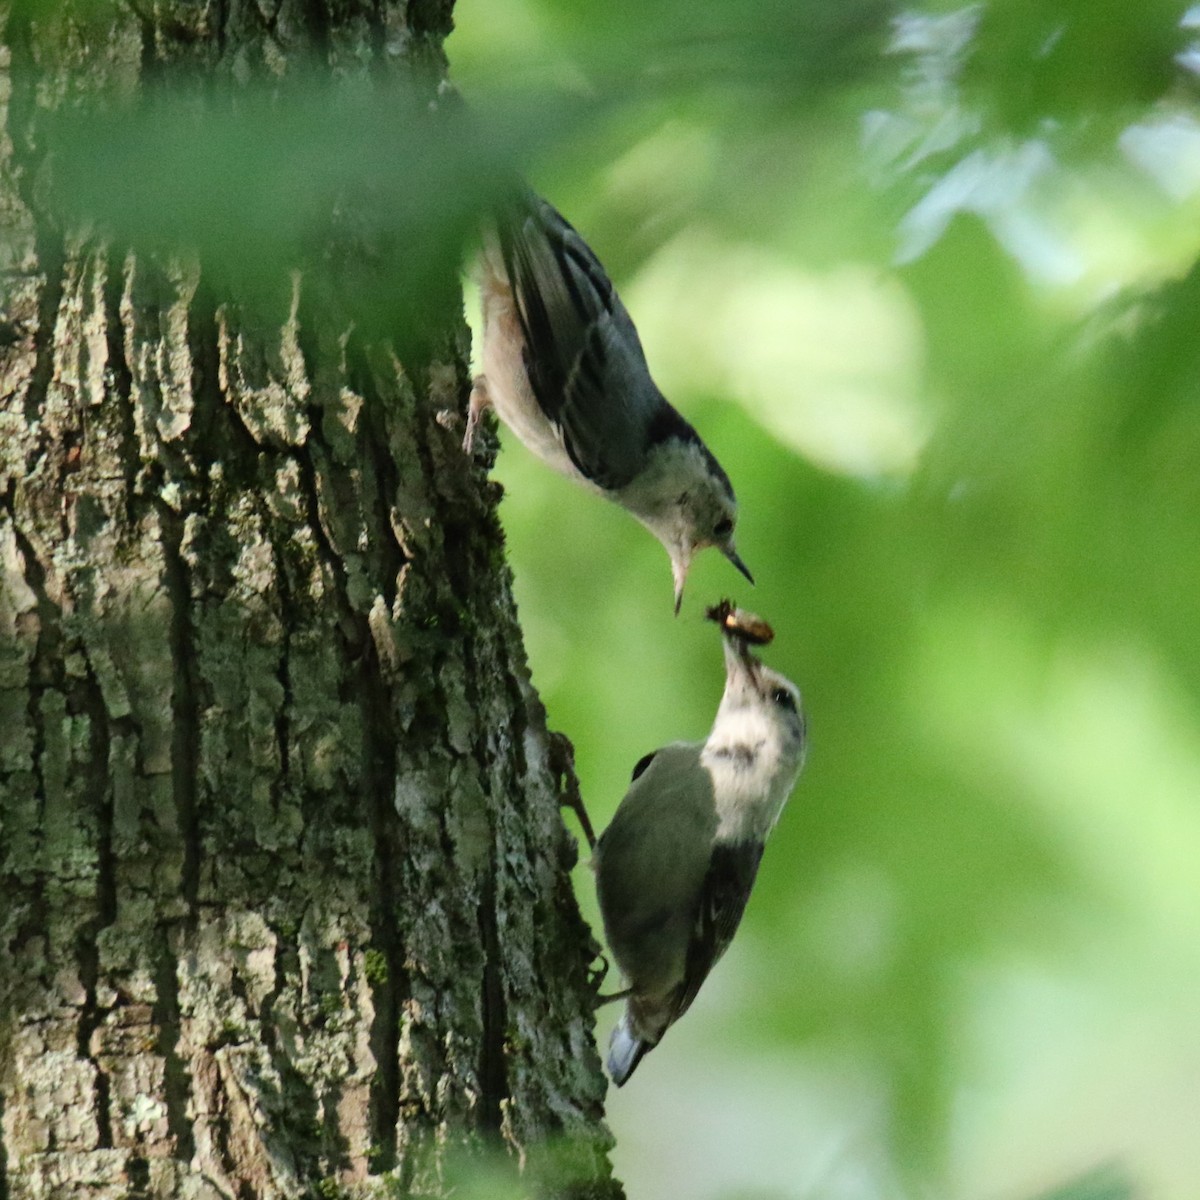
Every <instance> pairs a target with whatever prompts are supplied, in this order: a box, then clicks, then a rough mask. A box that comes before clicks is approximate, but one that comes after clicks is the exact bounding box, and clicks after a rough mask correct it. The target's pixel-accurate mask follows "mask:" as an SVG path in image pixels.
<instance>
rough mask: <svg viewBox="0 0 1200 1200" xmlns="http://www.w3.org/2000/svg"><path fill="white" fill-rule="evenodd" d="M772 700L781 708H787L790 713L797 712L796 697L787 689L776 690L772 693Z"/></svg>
mask: <svg viewBox="0 0 1200 1200" xmlns="http://www.w3.org/2000/svg"><path fill="white" fill-rule="evenodd" d="M771 699H772V700H774V701H775V703H776V704H778V705H779V707H780V708H786V709H787V710H788V711H789V712H795V711H796V697H795V696H793V695H792V693H791V692H789V691H788V690H787V688H776V689H775V690H774V691H773V692H772V693H771Z"/></svg>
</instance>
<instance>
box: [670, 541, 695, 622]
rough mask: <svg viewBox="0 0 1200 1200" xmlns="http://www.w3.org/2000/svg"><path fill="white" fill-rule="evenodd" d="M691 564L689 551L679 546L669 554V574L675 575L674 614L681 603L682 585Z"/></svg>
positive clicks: (685, 580) (677, 614) (677, 613)
mask: <svg viewBox="0 0 1200 1200" xmlns="http://www.w3.org/2000/svg"><path fill="white" fill-rule="evenodd" d="M691 565H692V555H691V551H689V550H687V549H686V548H680V549H679V550H678V551H677V552H676V553H675V554H672V555H671V574H672V575H673V576H674V577H675V615H676V616H679V606H680V605H681V604H682V603H683V585H684V584H685V583H686V582H687V575H688V568H689V567H690V566H691Z"/></svg>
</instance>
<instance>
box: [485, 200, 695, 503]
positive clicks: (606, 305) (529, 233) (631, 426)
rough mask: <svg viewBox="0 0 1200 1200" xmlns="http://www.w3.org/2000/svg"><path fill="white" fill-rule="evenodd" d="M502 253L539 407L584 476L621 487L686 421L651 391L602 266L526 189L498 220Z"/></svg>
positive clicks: (636, 346)
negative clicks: (650, 449) (652, 446)
mask: <svg viewBox="0 0 1200 1200" xmlns="http://www.w3.org/2000/svg"><path fill="white" fill-rule="evenodd" d="M500 248H501V253H502V254H503V257H504V267H505V270H506V272H507V273H508V278H509V283H510V286H511V287H512V290H513V295H514V296H515V298H516V302H517V314H518V317H519V319H520V322H521V328H522V332H523V333H524V335H525V370H526V373H527V374H528V376H529V383H530V386H531V387H532V389H533V394H534V396H535V398H536V399H537V402H538V405H539V406H540V407H541V410H542V412H543V413H545V415H546V417H547V419H548V420H549V421H550V422H551V423H552V424H553V425H554V426H555V427H556V428H557V429H558V430H559V432H560V433H561V435H562V439H563V445H564V446H565V448H566V451H567V454H568V455H569V456H570V459H571V461H572V462H573V463H574V464H575V466H576V467H578V468H579V470H580V471H581V472H582V473H583V474H584V475H585V476H586V477H587V478H588V479H590V480H591V481H592V482H593V483H596V484H598V485H599V486H600V487H603V488H607V489H609V490H613V489H617V488H621V487H624V486H625V485H626V484H627V483H629V482H630V481H631V480H632V479H633V478H634V476H635V475H636V474H637V473H638V471H639V470H640V469H641V466H642V463H643V459H644V455H645V452H646V448H647V446H648V445H649V442H650V438H651V434H652V432H653V433H654V434H655V436H656V439H657V438H661V436H662V433H663V431H662V430H660V429H658V428H657V425H661V424H662V423H663V422H664V421H665V422H666V423H668V424H669V423H670V419H671V417H674V418H675V420H676V421H678V423H679V424H680V425H686V422H684V421H683V418H682V417H679V415H678V414H677V413H676V412H675V410H674V409H672V408H671V407H670V406H669V405H668V404H667V403H666V401H665V400H664V399H663V397H662V394H661V393H660V392H659V390H658V389H657V388H656V387H655V386H654V382H653V380H652V379H651V378H650V372H649V369H648V368H647V366H646V358H645V355H644V353H643V352H642V344H641V342H640V340H639V339H638V335H637V330H636V329H634V327H633V321H632V320H630V317H629V314H628V313H627V312H626V311H625V306H624V305H623V304H622V303H621V301H620V298H619V297H618V296H617V293H616V290H615V289H614V288H613V285H612V281H611V280H610V279H609V278H608V275H607V274H606V273H605V271H604V268H603V267H602V266H601V265H600V262H599V260H598V259H597V258H596V256H595V255H594V254H593V253H592V251H591V250H590V249H589V248H588V246H587V244H586V243H585V242H584V240H583V239H582V238H581V237H580V236H579V234H578V233H576V232H575V230H574V229H573V228H572V227H571V226H570V225H569V224H568V223H567V221H566V220H565V219H564V218H563V217H562V216H561V215H560V214H559V213H558V211H557V210H556V209H555V208H554V207H553V206H552V205H550V204H548V203H547V202H546V201H545V200H542V199H541V198H540V197H538V196H535V195H534V194H533V193H532V192H528V191H527V192H525V193H524V194H523V195H522V196H521V197H520V198H519V199H518V200H517V201H516V203H515V205H514V206H513V207H512V209H511V210H510V211H509V212H508V213H507V214H506V215H505V216H504V217H503V218H502V219H501V221H500Z"/></svg>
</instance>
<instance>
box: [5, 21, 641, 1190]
mask: <svg viewBox="0 0 1200 1200" xmlns="http://www.w3.org/2000/svg"><path fill="white" fill-rule="evenodd" d="M0 18H2V19H3V22H4V24H3V31H4V42H5V45H4V47H3V48H0V55H3V57H2V58H0V104H2V105H3V112H2V114H0V116H2V118H3V125H2V126H0V270H2V272H3V274H2V275H0V289H2V292H0V300H2V311H0V1132H2V1136H0V1198H5V1197H13V1198H17V1197H32V1196H38V1197H67V1196H70V1197H89V1198H93V1197H94V1198H96V1200H99V1198H100V1197H118V1196H186V1197H218V1196H220V1197H233V1196H237V1197H250V1196H253V1197H264V1198H269V1197H293V1196H300V1195H321V1196H332V1195H337V1194H364V1195H365V1194H374V1193H375V1192H377V1191H384V1190H386V1191H387V1192H388V1194H413V1195H440V1194H443V1193H444V1192H445V1191H447V1190H448V1188H449V1186H450V1182H449V1181H450V1179H451V1177H452V1176H453V1175H454V1173H455V1172H456V1171H457V1170H459V1158H460V1156H465V1157H466V1158H467V1159H474V1158H476V1157H479V1158H486V1157H487V1155H486V1151H487V1149H488V1148H489V1147H490V1148H493V1149H495V1150H496V1151H497V1154H498V1157H500V1158H501V1159H502V1160H504V1161H507V1162H510V1163H513V1164H514V1165H515V1166H519V1167H521V1168H522V1169H524V1170H525V1172H526V1178H527V1179H528V1180H530V1186H531V1187H533V1188H536V1189H537V1190H542V1191H547V1192H550V1193H553V1194H563V1195H565V1194H571V1195H594V1196H605V1197H607V1196H619V1195H620V1188H619V1185H617V1184H616V1183H615V1182H614V1181H612V1179H611V1176H610V1171H609V1166H608V1162H607V1157H606V1156H607V1150H608V1145H609V1139H608V1134H607V1132H606V1130H605V1128H604V1126H603V1124H602V1099H603V1088H604V1084H603V1079H602V1076H601V1074H600V1070H599V1063H598V1059H597V1055H596V1052H595V1046H594V1043H593V1038H592V1032H591V1029H592V1015H591V1011H590V1003H589V997H588V987H587V979H586V968H587V960H588V956H589V954H590V953H591V942H590V935H589V932H588V930H587V929H586V927H585V926H584V924H583V922H582V921H581V919H580V917H579V914H578V910H577V908H576V904H575V900H574V897H573V894H572V892H571V887H570V881H569V878H568V874H567V872H568V870H569V867H570V866H571V864H572V862H573V861H574V857H575V846H574V841H573V839H572V838H571V837H570V836H569V835H568V833H567V832H566V830H565V828H564V825H563V822H562V820H561V816H560V813H559V810H558V799H559V786H560V783H561V779H560V774H561V772H560V763H559V762H558V759H557V757H556V755H555V753H554V750H555V745H554V742H553V739H552V738H551V737H550V735H548V733H547V730H546V727H545V720H544V712H543V710H542V708H541V705H540V704H539V702H538V700H537V698H536V696H535V694H534V693H533V691H532V689H531V686H530V683H529V678H528V673H527V669H526V665H525V659H524V652H523V648H522V644H521V636H520V631H519V628H518V626H517V623H516V618H515V613H514V607H513V603H512V598H511V595H510V591H509V578H508V574H507V570H506V568H505V565H504V561H503V553H502V540H501V534H500V530H499V526H498V523H497V519H496V513H495V503H496V499H497V497H496V495H495V491H494V489H492V488H490V487H489V486H488V485H487V484H486V482H485V480H484V478H483V476H482V474H481V472H480V471H479V469H478V468H477V467H475V466H473V465H472V464H471V463H469V462H467V461H466V460H465V459H464V457H463V455H462V454H461V452H460V450H459V448H458V439H459V434H458V433H457V432H456V431H455V430H453V429H452V428H446V427H444V423H443V422H439V419H438V414H439V413H441V412H442V411H443V410H460V409H461V407H462V403H463V399H464V394H465V385H466V379H465V368H464V363H463V354H462V347H463V338H464V336H465V335H464V331H463V327H462V322H461V314H460V312H458V311H455V310H453V309H452V310H449V311H447V312H444V313H438V314H437V318H436V320H435V321H433V322H432V326H433V329H434V332H433V333H432V334H431V335H429V336H428V337H426V338H425V339H424V341H423V346H424V354H423V356H422V357H416V358H414V357H413V356H412V353H411V352H408V357H406V359H405V361H403V362H401V361H400V360H399V359H398V357H397V351H396V350H395V349H393V346H394V345H395V343H394V342H389V341H388V340H386V339H384V338H374V337H372V336H368V335H365V334H360V333H358V332H356V330H355V327H354V325H353V324H352V323H351V322H350V321H349V319H348V318H346V316H345V314H344V313H339V311H338V308H337V305H336V303H335V302H333V301H332V300H330V299H329V298H328V296H326V295H324V294H323V289H322V288H321V287H320V286H319V285H318V284H317V283H316V282H315V281H314V280H312V279H311V278H310V277H309V276H308V275H306V274H304V273H302V272H300V271H298V270H297V271H292V272H288V273H285V274H282V275H280V277H279V278H278V279H276V280H275V281H274V282H273V283H272V284H271V285H270V286H269V287H267V288H265V289H260V295H259V296H258V297H257V298H256V301H255V303H254V305H253V307H251V306H249V305H247V304H244V303H240V302H239V300H238V298H237V295H236V293H235V292H234V291H233V290H232V289H229V288H226V286H225V284H224V283H223V282H219V281H218V282H214V281H213V280H212V279H211V278H210V276H209V274H208V273H207V272H206V268H205V264H204V263H203V262H202V261H200V260H199V259H198V258H197V257H196V256H195V255H192V254H189V253H188V252H187V251H186V250H183V249H175V250H171V251H169V252H167V251H164V252H163V253H161V254H158V255H155V254H152V253H149V252H147V251H145V250H138V251H136V252H135V250H133V249H130V248H128V247H123V246H121V245H118V244H115V243H114V242H113V241H111V240H106V239H105V238H104V237H102V236H100V235H98V234H95V233H92V232H89V231H88V230H87V229H86V228H74V229H70V228H68V229H65V230H64V229H62V228H60V227H59V226H58V225H56V223H55V222H54V221H53V220H52V219H51V218H50V217H49V216H48V215H47V213H46V212H44V211H43V209H42V207H41V193H40V191H39V180H41V179H42V178H43V174H44V171H45V170H47V169H52V167H53V164H49V165H48V164H47V163H46V162H45V161H44V157H45V156H44V149H43V147H42V145H41V142H40V139H39V130H40V122H41V120H42V117H43V115H44V114H45V113H46V112H47V111H49V110H51V109H55V108H58V107H61V106H62V105H64V104H67V103H70V101H71V98H72V97H73V96H75V95H77V94H78V93H80V92H81V91H87V92H90V93H93V94H94V93H97V92H102V93H106V94H107V93H113V94H116V93H120V94H122V95H131V94H135V93H136V92H137V89H138V88H139V86H141V83H142V82H143V81H144V79H145V78H146V76H147V74H148V73H150V72H158V73H165V74H169V73H170V72H171V71H173V70H183V69H184V68H186V69H187V70H190V71H192V72H194V73H202V74H206V75H208V76H211V77H212V78H213V79H221V80H224V81H225V85H226V86H228V87H229V88H236V87H237V86H238V85H239V83H240V82H241V80H242V77H243V76H244V75H250V76H252V75H254V74H256V73H259V72H265V71H267V70H268V69H269V70H270V71H274V72H276V73H279V71H280V62H281V61H282V60H285V59H286V57H287V55H289V54H292V53H296V54H298V53H300V52H301V51H303V52H305V53H315V56H316V59H317V61H318V62H319V63H320V64H321V66H322V68H323V69H330V68H333V69H349V67H350V65H357V66H361V64H363V63H364V62H365V63H369V64H371V69H376V68H377V67H378V65H379V64H380V63H381V62H383V61H384V60H386V61H387V63H394V62H401V63H403V64H404V69H409V70H412V71H414V72H415V73H417V74H422V75H423V76H424V77H426V78H427V79H428V81H429V83H430V85H431V86H432V85H433V84H435V83H436V80H437V77H438V75H439V73H440V69H441V61H442V60H441V58H440V49H439V47H440V38H441V36H443V35H444V34H445V32H446V31H447V28H448V24H449V5H448V4H445V3H430V2H425V3H422V2H420V0H413V2H412V3H409V4H407V5H406V4H403V3H371V2H368V0H345V2H343V3H339V4H333V3H330V4H329V5H328V7H326V6H325V5H324V4H322V3H319V2H318V3H313V2H312V0H308V2H301V0H282V3H273V4H271V5H265V4H254V3H243V2H242V0H228V2H226V3H217V2H215V0H212V2H209V3H199V2H197V3H185V2H182V0H179V2H176V3H171V2H169V0H167V2H159V3H155V4H153V5H151V4H150V2H149V0H147V4H146V5H145V6H144V7H143V6H138V8H137V9H136V10H135V9H134V8H133V7H132V6H130V7H125V6H118V5H116V4H115V3H108V2H105V3H99V4H97V3H90V4H88V3H79V4H62V5H54V6H43V7H41V8H36V7H34V6H31V5H29V4H25V5H20V4H14V5H9V6H7V7H5V6H3V5H0ZM264 295H267V296H272V297H273V303H271V302H267V303H264V302H263V296H264ZM439 330H440V332H438V331H439Z"/></svg>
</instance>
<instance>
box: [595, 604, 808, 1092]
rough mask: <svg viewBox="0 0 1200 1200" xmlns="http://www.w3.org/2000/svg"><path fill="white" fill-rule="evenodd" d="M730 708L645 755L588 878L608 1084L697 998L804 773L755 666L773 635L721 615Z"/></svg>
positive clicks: (772, 687)
mask: <svg viewBox="0 0 1200 1200" xmlns="http://www.w3.org/2000/svg"><path fill="white" fill-rule="evenodd" d="M709 616H710V617H712V619H714V620H716V621H718V622H719V623H720V625H721V627H722V632H723V634H724V641H725V672H726V681H725V694H724V695H723V696H722V697H721V704H720V707H719V708H718V709H717V717H716V720H715V721H714V722H713V727H712V731H711V732H710V733H709V735H708V740H707V741H705V742H675V743H673V744H671V745H669V746H664V747H663V748H662V749H661V750H657V751H655V752H654V753H653V754H648V755H646V757H645V758H643V759H642V760H641V761H640V762H639V763H638V764H637V766H636V767H634V769H633V782H632V783H631V785H630V787H629V791H628V792H627V793H626V794H625V798H624V799H623V800H622V801H621V804H620V807H619V808H618V809H617V812H616V815H615V816H614V817H613V819H612V823H611V824H610V825H609V826H608V828H607V829H606V830H605V831H604V833H603V834H602V835H601V837H600V840H599V842H598V843H597V845H596V850H595V854H594V856H593V859H592V865H593V867H594V869H595V871H596V892H597V895H598V897H599V900H600V911H601V914H602V916H603V918H604V930H605V934H606V936H607V939H608V945H609V948H610V950H611V951H612V954H613V957H614V958H615V960H616V963H617V966H618V967H619V968H620V970H621V974H622V975H623V976H624V977H625V980H626V981H627V984H628V986H627V988H626V989H625V990H624V991H621V992H618V993H617V995H616V996H613V997H609V999H622V998H624V999H625V1011H624V1013H623V1014H622V1016H621V1020H620V1022H619V1023H618V1025H617V1027H616V1028H615V1029H614V1030H613V1033H612V1038H611V1040H610V1042H609V1049H608V1071H609V1074H610V1075H611V1076H612V1078H613V1081H614V1082H615V1083H616V1084H618V1085H620V1084H623V1083H624V1082H625V1081H626V1080H627V1079H628V1078H629V1076H630V1075H631V1074H632V1073H633V1070H634V1068H635V1067H636V1066H637V1065H638V1063H639V1062H640V1061H641V1060H642V1057H643V1056H644V1055H645V1054H646V1052H647V1051H649V1050H652V1049H653V1048H654V1047H655V1046H656V1045H657V1044H658V1042H659V1040H660V1039H661V1038H662V1036H663V1034H664V1033H665V1032H666V1030H667V1029H668V1027H669V1026H670V1025H671V1024H672V1023H673V1022H675V1021H677V1020H678V1019H679V1018H680V1017H681V1016H682V1015H683V1013H685V1012H686V1011H687V1008H688V1006H689V1005H690V1004H691V1003H692V1001H693V1000H694V999H695V997H696V992H697V991H698V990H699V988H700V985H701V984H702V983H703V982H704V980H705V979H706V978H707V977H708V973H709V971H711V970H712V968H713V965H714V964H715V963H716V961H717V959H719V958H720V957H721V955H722V954H724V952H725V950H726V948H727V947H728V946H729V943H730V941H731V940H732V938H733V935H734V932H735V931H736V930H737V927H738V923H739V922H740V921H741V919H742V913H743V911H744V910H745V907H746V901H747V900H748V899H749V897H750V889H751V888H752V887H753V885H754V879H755V876H756V874H757V872H758V864H759V860H760V859H761V858H762V853H763V845H764V843H765V842H766V838H767V835H768V834H769V833H770V832H771V830H772V829H773V828H774V827H775V823H776V821H778V819H779V814H780V812H781V811H782V809H783V805H784V803H785V801H786V800H787V798H788V795H789V794H790V792H791V790H792V787H793V785H794V784H795V782H796V777H797V776H798V775H799V773H800V768H801V767H802V766H803V764H804V753H805V744H806V733H805V721H804V714H803V710H802V708H801V703H800V692H799V690H798V689H797V688H796V685H795V684H793V683H791V682H789V681H788V680H787V679H785V678H784V677H783V676H782V675H780V674H778V673H777V672H775V671H772V670H770V669H769V668H767V667H765V666H763V665H762V663H761V662H759V661H758V660H757V659H756V658H754V657H753V655H752V654H751V653H750V646H751V644H757V645H761V644H764V643H765V642H766V641H769V640H770V637H771V633H770V627H769V626H767V625H766V623H765V622H762V621H760V620H759V619H758V618H756V617H753V616H752V615H751V614H746V613H741V612H739V611H738V610H736V609H734V608H733V607H732V605H730V604H729V603H728V602H723V603H722V604H721V605H719V606H718V607H717V608H715V609H710V610H709Z"/></svg>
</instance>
